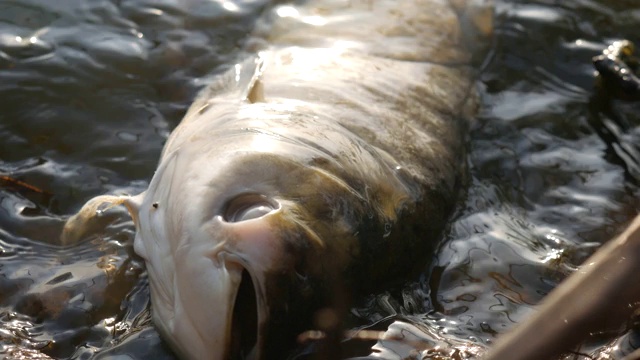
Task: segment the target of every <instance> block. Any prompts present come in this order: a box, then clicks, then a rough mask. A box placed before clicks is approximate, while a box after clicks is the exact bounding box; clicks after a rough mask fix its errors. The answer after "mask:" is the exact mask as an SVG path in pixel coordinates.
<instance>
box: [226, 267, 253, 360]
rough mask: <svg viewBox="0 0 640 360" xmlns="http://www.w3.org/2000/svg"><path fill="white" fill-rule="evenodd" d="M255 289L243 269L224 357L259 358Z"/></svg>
mask: <svg viewBox="0 0 640 360" xmlns="http://www.w3.org/2000/svg"><path fill="white" fill-rule="evenodd" d="M256 290H257V289H256V286H255V284H254V281H253V278H252V277H251V274H250V273H249V271H247V270H246V269H243V270H242V279H241V280H240V285H239V286H238V291H237V293H236V298H235V302H234V304H233V315H232V318H231V339H230V344H229V349H228V352H227V356H226V359H229V360H255V359H258V358H259V353H260V351H259V343H258V340H259V332H260V329H259V319H258V316H259V311H258V297H257V294H256Z"/></svg>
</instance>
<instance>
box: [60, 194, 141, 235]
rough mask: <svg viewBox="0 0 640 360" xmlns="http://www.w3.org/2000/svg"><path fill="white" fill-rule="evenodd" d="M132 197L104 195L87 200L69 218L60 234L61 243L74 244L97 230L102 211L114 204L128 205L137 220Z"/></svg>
mask: <svg viewBox="0 0 640 360" xmlns="http://www.w3.org/2000/svg"><path fill="white" fill-rule="evenodd" d="M131 199H132V197H131V196H114V195H102V196H97V197H94V198H93V199H91V200H89V201H87V203H86V204H84V205H83V206H82V208H81V209H80V211H78V213H77V214H75V215H73V216H71V217H70V218H69V219H67V221H66V223H65V225H64V228H63V229H62V234H61V235H60V242H61V245H65V246H66V245H71V244H74V243H76V242H78V241H80V240H81V239H82V238H83V237H84V236H85V235H86V234H88V233H90V232H91V231H93V230H95V229H96V228H97V227H98V226H99V224H100V223H101V222H100V221H99V219H100V218H101V215H102V213H103V212H104V211H107V210H108V209H110V208H112V207H114V206H118V205H122V204H124V205H126V207H127V210H129V213H130V214H131V216H132V217H133V219H134V220H135V219H136V213H137V211H136V209H135V206H134V204H133V202H131V201H130V200H131Z"/></svg>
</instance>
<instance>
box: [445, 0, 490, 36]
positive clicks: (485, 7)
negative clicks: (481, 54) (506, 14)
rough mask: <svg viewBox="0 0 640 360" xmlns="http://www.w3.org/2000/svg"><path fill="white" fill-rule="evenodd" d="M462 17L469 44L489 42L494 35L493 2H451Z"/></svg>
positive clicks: (461, 21) (461, 22)
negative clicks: (479, 41) (482, 41)
mask: <svg viewBox="0 0 640 360" xmlns="http://www.w3.org/2000/svg"><path fill="white" fill-rule="evenodd" d="M449 3H450V4H451V6H452V7H453V8H454V9H455V11H456V12H457V13H458V16H459V17H460V24H461V27H462V31H463V34H464V37H465V40H466V42H467V43H470V44H472V43H473V42H475V41H478V40H485V41H486V40H487V39H489V38H491V36H492V35H493V28H494V15H495V14H494V9H495V7H494V4H493V0H449Z"/></svg>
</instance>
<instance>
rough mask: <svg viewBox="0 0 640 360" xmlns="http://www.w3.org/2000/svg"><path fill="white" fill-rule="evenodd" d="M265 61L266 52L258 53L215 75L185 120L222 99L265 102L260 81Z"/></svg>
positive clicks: (226, 100)
mask: <svg viewBox="0 0 640 360" xmlns="http://www.w3.org/2000/svg"><path fill="white" fill-rule="evenodd" d="M264 63H265V61H264V54H263V53H258V54H257V55H251V56H249V57H247V58H246V59H245V60H243V61H241V62H239V63H237V64H235V65H233V66H232V67H231V68H229V69H227V71H225V72H223V73H221V74H216V75H214V76H213V77H212V78H211V79H210V82H209V85H207V87H206V88H204V89H203V90H202V91H201V92H200V94H199V95H198V97H197V98H196V100H195V101H194V102H193V105H191V107H190V108H189V110H188V111H187V115H186V116H185V120H186V121H188V119H189V118H191V117H192V115H193V114H201V113H203V112H204V110H206V108H208V107H209V106H211V105H212V104H214V103H216V102H220V101H224V102H228V101H238V102H242V101H248V102H250V103H256V102H264V101H265V99H264V92H263V86H262V82H261V81H260V77H261V75H262V72H263V70H264Z"/></svg>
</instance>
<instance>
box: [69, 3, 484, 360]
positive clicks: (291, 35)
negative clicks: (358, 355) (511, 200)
mask: <svg viewBox="0 0 640 360" xmlns="http://www.w3.org/2000/svg"><path fill="white" fill-rule="evenodd" d="M479 3H480V2H478V1H474V2H473V4H474V6H470V4H468V2H467V1H447V0H411V1H403V2H401V3H399V2H396V1H365V0H363V1H357V0H354V1H337V0H336V1H312V2H309V3H308V4H306V5H303V6H290V5H283V6H278V7H275V8H274V9H273V10H272V11H271V12H270V14H269V16H268V17H269V19H268V20H267V22H268V23H269V24H270V25H269V26H268V30H267V31H266V33H267V34H268V35H265V38H266V41H265V42H264V43H266V44H268V45H266V46H264V47H263V48H262V50H261V51H260V52H259V53H258V54H257V55H256V56H255V57H252V58H250V59H247V60H245V61H243V62H242V63H239V64H238V65H236V66H235V67H233V68H232V69H231V70H230V71H229V72H228V73H226V74H224V75H221V76H219V77H217V78H215V79H213V81H212V85H211V86H210V87H208V88H207V89H205V90H203V93H202V95H201V96H200V97H199V98H198V99H197V100H196V102H195V103H194V105H193V106H192V107H191V109H190V110H189V111H188V113H187V114H186V116H185V118H184V120H183V121H182V122H181V124H180V125H179V126H178V127H177V128H176V129H175V131H174V132H173V133H172V134H171V136H170V137H169V139H168V142H167V144H166V146H165V148H164V150H163V153H162V156H161V159H160V163H159V165H158V170H157V171H156V173H155V175H154V176H153V179H152V180H151V183H150V185H149V188H148V190H147V191H145V192H144V193H142V194H140V195H138V196H135V197H130V198H129V197H122V198H113V197H99V198H96V199H94V200H91V201H89V203H88V204H87V205H85V207H84V208H83V209H82V210H81V211H80V213H79V214H78V215H76V216H74V217H73V218H71V219H70V220H69V223H68V226H67V228H66V229H65V238H68V239H72V238H77V237H79V234H81V233H82V232H83V228H84V227H86V225H84V224H85V223H88V218H89V217H90V216H91V213H92V212H93V211H94V210H95V209H97V207H98V206H99V205H100V204H103V203H105V202H107V203H113V204H116V203H123V204H125V205H126V206H127V208H128V209H129V211H130V212H131V214H132V216H133V218H134V221H135V223H136V230H137V233H136V238H135V243H134V247H135V251H136V252H137V253H138V254H139V255H140V256H141V257H143V258H144V259H145V262H146V265H147V269H148V273H149V280H150V288H151V301H152V310H153V317H154V322H155V324H156V326H157V327H158V329H159V330H160V332H161V333H162V335H163V336H164V338H165V339H166V340H167V341H168V342H169V343H170V344H171V346H172V348H173V349H174V350H175V351H176V353H177V354H178V355H179V356H181V357H183V358H185V359H229V358H231V359H238V358H255V359H259V358H277V357H278V356H281V355H282V351H283V349H286V348H287V347H290V346H291V345H292V343H293V341H294V339H295V335H296V334H297V333H299V332H300V331H303V330H306V329H309V328H310V327H313V326H317V323H314V314H316V313H317V312H318V311H319V310H321V309H334V310H336V309H337V310H336V311H337V312H338V313H340V311H343V310H344V308H345V306H348V304H350V303H351V300H350V299H351V298H353V297H355V296H357V294H362V293H364V292H367V291H374V290H376V289H380V288H381V287H382V286H384V285H386V284H389V283H390V282H392V281H393V280H397V279H402V278H405V279H406V277H407V276H409V275H410V274H412V273H415V272H416V271H419V270H420V269H422V268H424V266H425V265H426V263H427V262H428V259H429V251H430V250H431V249H433V247H434V245H435V241H436V240H437V238H438V235H439V233H440V232H441V230H442V229H443V227H444V225H445V223H446V220H447V218H448V217H449V216H450V214H451V212H452V210H453V208H454V203H455V200H456V197H457V194H458V191H459V189H460V186H461V183H462V179H463V176H464V168H465V151H464V142H465V140H464V139H465V131H466V127H467V124H466V121H465V120H464V119H465V117H468V116H469V115H471V114H472V113H473V111H474V110H475V103H474V91H473V83H474V79H473V73H474V71H473V68H472V66H471V65H470V61H471V56H470V51H468V49H469V48H468V47H467V44H468V43H467V41H468V40H469V39H470V38H469V37H467V34H468V32H467V31H466V30H468V29H470V28H473V29H475V30H480V33H483V31H484V34H485V35H486V34H487V33H489V32H490V23H489V22H487V18H486V17H485V18H484V19H482V17H479V16H477V15H478V14H486V13H485V12H483V11H479V9H484V8H485V7H484V6H475V5H477V4H479ZM476 10H478V11H476ZM471 15H473V16H471ZM478 19H480V20H478ZM467 20H468V21H467ZM487 24H488V25H487Z"/></svg>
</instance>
